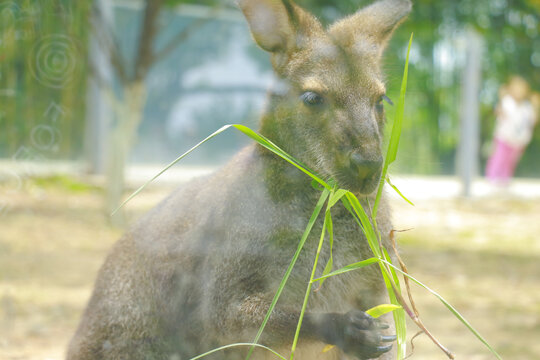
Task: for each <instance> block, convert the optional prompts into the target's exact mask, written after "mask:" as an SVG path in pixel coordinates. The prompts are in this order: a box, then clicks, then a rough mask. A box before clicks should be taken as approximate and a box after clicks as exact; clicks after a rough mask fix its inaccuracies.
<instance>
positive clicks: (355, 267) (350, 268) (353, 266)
mask: <svg viewBox="0 0 540 360" xmlns="http://www.w3.org/2000/svg"><path fill="white" fill-rule="evenodd" d="M377 262H379V259H377V258H374V257H373V258H369V259H366V260H362V261H359V262H356V263H354V264H350V265H347V266H344V267H342V268H341V269H338V270H335V271H332V272H331V273H330V274H326V275H323V276H321V277H319V278H316V279H313V282H317V281H320V280H323V279H327V278H329V277H332V276H336V275H340V274H344V273H346V272H349V271H353V270H358V269H361V268H363V267H366V266H369V265H371V264H375V263H377Z"/></svg>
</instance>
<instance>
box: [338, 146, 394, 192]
mask: <svg viewBox="0 0 540 360" xmlns="http://www.w3.org/2000/svg"><path fill="white" fill-rule="evenodd" d="M344 160H345V159H344ZM382 166H383V158H382V156H381V155H380V154H368V155H364V154H363V153H362V152H361V151H353V152H351V153H349V154H348V156H347V157H346V160H345V161H344V163H342V167H341V170H340V171H339V176H338V179H337V180H338V182H339V183H340V184H341V186H343V187H346V188H348V189H349V190H351V191H354V192H358V193H360V194H366V195H367V194H371V193H372V192H373V191H375V189H376V188H377V185H378V184H379V179H380V176H381V172H382Z"/></svg>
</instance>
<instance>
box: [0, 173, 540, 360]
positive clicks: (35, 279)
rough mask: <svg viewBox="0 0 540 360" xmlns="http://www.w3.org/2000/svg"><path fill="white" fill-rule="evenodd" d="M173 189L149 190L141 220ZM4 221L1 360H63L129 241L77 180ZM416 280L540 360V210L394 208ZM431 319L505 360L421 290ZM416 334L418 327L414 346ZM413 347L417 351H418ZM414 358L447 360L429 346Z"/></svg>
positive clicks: (501, 205) (539, 204) (450, 339)
mask: <svg viewBox="0 0 540 360" xmlns="http://www.w3.org/2000/svg"><path fill="white" fill-rule="evenodd" d="M168 191H169V190H167V189H162V188H154V189H152V188H150V189H149V190H147V191H145V192H143V193H142V194H141V195H139V196H138V197H137V198H135V199H134V200H133V202H132V203H130V204H129V205H128V216H129V218H130V219H133V218H136V216H137V215H138V214H140V213H142V212H144V211H146V210H147V209H149V208H150V207H151V206H152V205H153V204H155V203H156V202H157V201H159V200H160V199H161V198H162V197H164V196H165V195H166V194H167V192H168ZM4 198H5V200H6V203H7V204H8V206H7V208H6V209H5V210H4V212H3V213H1V214H0V229H1V231H0V359H6V360H15V359H36V360H37V359H39V360H47V359H62V358H63V354H64V349H65V346H66V343H67V342H68V340H69V338H70V336H71V334H72V333H73V331H74V330H75V327H76V326H77V323H78V320H79V317H80V315H81V312H82V310H83V308H84V306H85V303H86V301H87V299H88V297H89V295H90V292H91V289H92V284H93V281H94V277H95V275H96V272H97V270H98V268H99V266H100V264H101V262H102V261H103V259H104V257H105V255H106V253H107V251H108V249H109V248H110V246H111V245H112V243H113V242H114V241H115V240H116V239H117V238H118V237H119V236H120V234H121V231H120V230H116V229H112V228H111V227H109V226H108V224H107V219H106V216H105V214H104V213H103V211H102V209H101V204H102V192H101V191H100V190H99V189H97V188H94V187H91V186H85V185H84V184H75V183H66V181H38V182H36V181H27V182H26V183H25V184H24V191H20V192H7V193H6V194H5V196H4ZM393 205H394V218H395V223H396V229H410V228H412V230H410V231H407V232H404V233H401V234H400V235H399V242H400V249H401V252H402V256H403V258H404V260H405V262H406V263H407V265H408V267H409V271H410V272H411V274H412V275H413V276H415V277H417V278H418V279H419V280H421V281H423V282H424V283H426V284H427V285H429V286H431V287H432V288H433V289H434V290H436V291H437V292H439V293H440V294H441V295H442V296H443V297H445V298H446V299H447V300H448V301H450V303H452V304H453V305H454V306H455V307H457V309H458V310H459V311H460V312H461V313H462V314H463V315H464V316H465V317H466V318H467V319H468V320H469V321H470V322H471V323H472V324H473V325H474V326H475V327H476V328H477V330H479V331H480V333H481V334H482V335H484V336H485V337H486V338H487V340H488V341H489V342H490V343H491V344H492V345H493V346H494V347H495V348H496V349H497V350H498V351H499V352H500V354H501V355H502V356H503V357H504V358H507V359H520V360H527V359H531V360H533V359H535V360H536V359H538V358H540V342H538V339H539V338H540V265H539V263H540V262H539V261H540V239H539V238H538V236H537V235H538V234H539V233H540V222H539V221H538V218H539V215H540V201H538V199H530V200H524V199H521V200H519V199H513V198H510V197H506V198H503V199H494V198H485V199H477V200H473V201H460V200H434V201H426V200H424V201H422V202H417V203H416V206H415V207H411V206H410V205H407V204H405V203H404V202H402V201H401V200H399V199H396V200H394V204H393ZM413 294H414V296H415V298H416V301H417V305H418V308H419V310H420V312H421V317H422V319H423V321H424V323H425V324H426V325H427V327H428V328H429V329H430V330H431V331H432V332H433V333H434V334H435V335H436V336H437V337H438V338H439V339H440V340H441V342H442V343H443V344H445V345H446V346H447V347H449V348H450V349H451V350H452V351H453V352H454V353H455V354H456V356H457V359H467V360H475V359H493V358H494V357H493V356H491V355H490V354H489V352H488V351H487V350H486V349H485V348H484V347H483V345H482V344H481V343H480V342H478V341H477V340H476V339H475V338H474V336H473V335H472V334H470V333H469V332H468V330H467V329H466V328H465V327H464V326H463V325H461V323H459V321H457V320H456V319H455V318H454V317H453V316H452V315H451V314H450V312H448V311H447V310H446V308H445V307H444V306H443V305H442V304H441V303H440V302H439V301H438V300H437V299H436V298H434V297H433V296H431V295H429V294H428V293H426V292H425V291H424V290H422V289H421V288H419V287H415V286H414V285H413ZM415 332H416V329H415V328H414V326H413V325H411V326H410V327H409V335H410V336H412V335H414V333H415ZM409 348H410V347H409ZM413 359H426V360H427V359H429V360H432V359H445V356H444V355H443V354H442V353H441V352H439V351H438V349H437V348H435V347H434V345H432V344H431V343H430V342H429V340H427V338H426V337H425V336H421V337H419V338H417V340H415V355H414V357H413Z"/></svg>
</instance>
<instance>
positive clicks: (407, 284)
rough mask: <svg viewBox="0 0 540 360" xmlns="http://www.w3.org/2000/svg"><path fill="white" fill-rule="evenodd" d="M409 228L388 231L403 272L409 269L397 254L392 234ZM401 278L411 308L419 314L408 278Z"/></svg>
mask: <svg viewBox="0 0 540 360" xmlns="http://www.w3.org/2000/svg"><path fill="white" fill-rule="evenodd" d="M409 230H411V229H407V230H392V231H390V240H391V241H392V249H394V254H396V257H397V259H398V262H399V266H401V270H403V272H405V273H407V274H408V273H409V271H408V270H407V266H405V262H404V261H403V260H402V259H401V256H399V252H398V250H397V245H396V238H395V236H394V234H395V233H396V232H405V231H409ZM403 279H404V280H405V287H406V288H407V295H408V297H409V301H410V302H411V306H412V308H413V311H414V313H415V315H416V316H420V312H419V311H418V309H417V307H416V304H415V302H414V299H413V297H412V293H411V285H410V282H409V278H408V277H406V276H404V277H403Z"/></svg>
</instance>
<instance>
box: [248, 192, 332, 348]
mask: <svg viewBox="0 0 540 360" xmlns="http://www.w3.org/2000/svg"><path fill="white" fill-rule="evenodd" d="M329 195H330V191H329V190H327V189H325V190H324V191H323V192H322V194H321V196H320V198H319V201H318V202H317V205H316V206H315V209H314V210H313V214H312V215H311V218H310V219H309V222H308V225H307V226H306V229H305V231H304V234H303V235H302V238H301V239H300V242H299V243H298V247H297V249H296V252H295V254H294V256H293V258H292V260H291V262H290V263H289V267H288V268H287V271H286V272H285V275H284V276H283V278H282V279H281V283H280V284H279V287H278V290H277V291H276V294H275V295H274V299H273V300H272V303H271V304H270V307H269V309H268V311H267V312H266V316H265V317H264V320H263V322H262V324H261V326H260V328H259V331H258V332H257V335H256V336H255V339H254V340H253V343H258V342H259V339H260V338H261V335H262V333H263V331H264V328H265V327H266V324H267V323H268V319H269V318H270V315H271V314H272V311H274V308H275V306H276V303H277V301H278V300H279V297H280V296H281V293H282V292H283V289H284V288H285V284H286V283H287V280H289V276H290V275H291V272H292V270H293V268H294V265H295V264H296V260H298V257H299V256H300V252H301V251H302V249H303V247H304V244H305V243H306V240H307V238H308V236H309V234H310V233H311V229H313V225H314V224H315V221H316V220H317V218H318V217H319V214H320V212H321V210H322V208H323V206H324V203H325V202H326V200H327V199H328V196H329ZM253 349H254V348H253V347H252V348H251V349H250V350H249V353H248V355H247V357H246V359H249V358H250V356H251V353H252V352H253Z"/></svg>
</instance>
